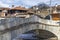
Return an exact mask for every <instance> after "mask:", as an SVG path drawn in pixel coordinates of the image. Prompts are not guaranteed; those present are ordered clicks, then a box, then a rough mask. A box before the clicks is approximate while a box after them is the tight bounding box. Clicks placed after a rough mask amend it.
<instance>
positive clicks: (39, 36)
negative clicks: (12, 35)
mask: <svg viewBox="0 0 60 40" xmlns="http://www.w3.org/2000/svg"><path fill="white" fill-rule="evenodd" d="M24 34H26V35H27V34H33V35H32V37H33V38H36V40H58V37H57V36H56V35H55V34H54V33H52V32H50V31H47V30H42V29H33V30H29V31H27V32H25V33H22V35H24ZM20 35H21V34H20ZM29 36H31V35H28V36H27V38H28V37H29ZM16 38H18V39H22V40H29V39H25V38H24V37H23V38H20V36H18V37H16ZM31 40H33V39H31Z"/></svg>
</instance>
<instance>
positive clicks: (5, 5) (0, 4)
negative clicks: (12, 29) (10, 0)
mask: <svg viewBox="0 0 60 40" xmlns="http://www.w3.org/2000/svg"><path fill="white" fill-rule="evenodd" d="M0 7H9V5H8V4H4V3H3V2H2V1H0Z"/></svg>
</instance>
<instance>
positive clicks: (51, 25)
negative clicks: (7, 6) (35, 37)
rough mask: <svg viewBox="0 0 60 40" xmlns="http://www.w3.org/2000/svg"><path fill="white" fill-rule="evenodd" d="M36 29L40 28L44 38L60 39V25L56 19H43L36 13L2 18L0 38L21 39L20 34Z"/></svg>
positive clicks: (5, 39)
mask: <svg viewBox="0 0 60 40" xmlns="http://www.w3.org/2000/svg"><path fill="white" fill-rule="evenodd" d="M36 30H39V32H40V36H41V37H42V38H47V39H45V40H60V26H59V23H57V22H56V21H52V20H46V19H41V18H40V17H38V16H36V15H31V17H30V18H19V17H11V18H2V19H0V40H14V39H17V40H18V39H19V40H21V39H20V37H19V35H21V34H24V33H25V34H26V33H29V32H30V31H31V32H32V31H36ZM36 33H37V32H36ZM55 37H56V38H55Z"/></svg>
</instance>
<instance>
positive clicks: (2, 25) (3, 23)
mask: <svg viewBox="0 0 60 40" xmlns="http://www.w3.org/2000/svg"><path fill="white" fill-rule="evenodd" d="M29 22H39V23H43V24H47V25H59V24H58V23H57V22H55V21H52V20H45V19H41V18H39V17H37V16H35V15H32V16H31V17H30V18H19V17H14V18H12V17H11V18H5V19H1V20H0V30H4V29H6V28H11V27H14V26H18V25H20V24H24V23H29Z"/></svg>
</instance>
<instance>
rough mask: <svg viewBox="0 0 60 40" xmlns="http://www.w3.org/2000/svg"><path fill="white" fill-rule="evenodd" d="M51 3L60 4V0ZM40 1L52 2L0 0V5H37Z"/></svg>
mask: <svg viewBox="0 0 60 40" xmlns="http://www.w3.org/2000/svg"><path fill="white" fill-rule="evenodd" d="M51 1H52V2H51V4H52V5H55V4H56V3H57V4H60V0H51ZM39 3H46V4H48V5H49V4H50V0H0V7H11V6H12V5H15V6H23V7H26V8H28V7H31V6H34V5H37V4H39Z"/></svg>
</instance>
